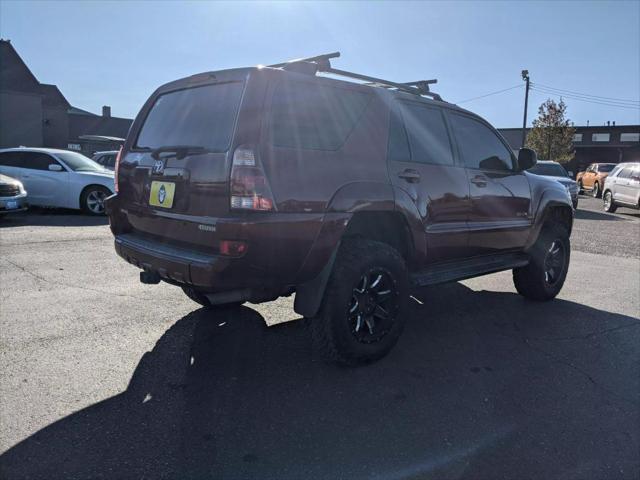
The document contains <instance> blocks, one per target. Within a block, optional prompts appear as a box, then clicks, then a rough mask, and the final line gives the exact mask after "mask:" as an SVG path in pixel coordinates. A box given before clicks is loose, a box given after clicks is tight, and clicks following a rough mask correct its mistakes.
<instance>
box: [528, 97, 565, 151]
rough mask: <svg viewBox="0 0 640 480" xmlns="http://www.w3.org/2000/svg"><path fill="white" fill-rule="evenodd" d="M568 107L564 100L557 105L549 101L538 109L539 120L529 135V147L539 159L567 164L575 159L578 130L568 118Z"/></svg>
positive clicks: (534, 123) (535, 121) (534, 122)
mask: <svg viewBox="0 0 640 480" xmlns="http://www.w3.org/2000/svg"><path fill="white" fill-rule="evenodd" d="M566 110H567V105H566V104H565V103H564V101H563V100H562V99H560V103H556V102H555V101H554V100H552V99H551V98H549V99H547V101H546V102H544V103H543V104H542V105H540V108H538V118H536V119H535V120H534V121H533V128H532V129H531V131H530V132H529V134H528V135H527V142H526V143H527V145H526V146H527V147H528V148H531V149H533V150H535V151H536V153H537V154H538V158H540V159H543V160H554V161H556V162H560V163H567V162H569V161H571V160H572V159H573V155H574V150H573V135H574V133H575V132H576V129H575V128H573V122H571V121H570V120H569V119H568V118H566V116H565V114H566Z"/></svg>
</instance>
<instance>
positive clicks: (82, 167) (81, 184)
mask: <svg viewBox="0 0 640 480" xmlns="http://www.w3.org/2000/svg"><path fill="white" fill-rule="evenodd" d="M0 173H1V174H3V175H8V176H10V177H13V178H16V179H18V180H20V182H22V184H23V185H24V188H25V189H26V190H27V192H29V204H30V205H39V206H43V207H63V208H75V209H82V210H84V211H85V212H86V213H89V214H91V215H103V214H104V199H105V198H107V197H108V196H109V195H111V194H112V193H113V192H114V191H115V188H114V184H113V172H111V171H109V170H106V169H105V168H103V167H102V166H100V165H98V164H97V163H96V162H94V161H93V160H91V159H90V158H87V157H85V156H84V155H82V154H80V153H77V152H71V151H68V150H57V149H54V148H25V147H20V148H9V149H4V150H0Z"/></svg>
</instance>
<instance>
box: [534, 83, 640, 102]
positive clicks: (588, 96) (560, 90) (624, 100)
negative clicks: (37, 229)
mask: <svg viewBox="0 0 640 480" xmlns="http://www.w3.org/2000/svg"><path fill="white" fill-rule="evenodd" d="M535 85H537V86H539V87H543V88H546V89H548V90H555V91H558V92H563V93H568V94H571V95H576V96H579V97H586V98H594V99H600V100H612V101H614V102H625V103H637V104H640V100H628V99H624V98H614V97H603V96H600V95H591V94H589V93H579V92H574V91H571V90H564V89H562V88H556V87H550V86H549V85H543V84H541V83H535Z"/></svg>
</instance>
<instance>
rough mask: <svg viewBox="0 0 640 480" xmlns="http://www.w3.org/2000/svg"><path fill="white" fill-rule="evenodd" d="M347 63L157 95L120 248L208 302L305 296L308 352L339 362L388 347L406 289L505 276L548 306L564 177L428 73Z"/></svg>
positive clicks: (137, 144) (147, 271)
mask: <svg viewBox="0 0 640 480" xmlns="http://www.w3.org/2000/svg"><path fill="white" fill-rule="evenodd" d="M337 56H339V54H337V53H336V54H328V55H322V56H319V57H312V58H307V59H302V60H296V61H291V62H288V63H284V64H278V65H273V66H271V67H255V68H241V69H233V70H224V71H217V72H208V73H202V74H198V75H194V76H191V77H187V78H184V79H181V80H177V81H175V82H171V83H169V84H166V85H164V86H162V87H160V88H159V89H158V90H156V91H155V92H154V93H153V94H152V95H151V97H150V98H149V100H148V101H147V102H146V104H145V105H144V106H143V108H142V110H141V111H140V113H139V115H138V116H137V118H136V119H135V121H134V123H133V125H132V127H131V130H130V132H129V135H128V138H127V140H126V142H125V144H124V146H123V148H122V149H121V151H120V153H119V155H118V158H117V162H116V191H117V193H116V194H115V195H114V196H112V197H110V198H109V199H108V200H107V213H108V215H109V219H110V226H111V230H112V232H113V234H114V235H115V248H116V251H117V253H118V254H119V255H120V256H121V257H122V258H124V259H125V260H126V261H128V262H129V263H132V264H133V265H136V266H138V267H139V268H140V269H141V270H142V272H141V273H140V279H141V281H142V282H144V283H159V282H160V281H164V282H167V283H170V284H172V285H176V286H179V287H181V288H182V289H183V290H184V292H185V294H186V295H187V296H189V298H191V299H192V300H194V301H195V302H197V303H199V304H201V305H204V306H207V307H211V308H220V307H226V308H229V306H232V305H239V304H241V303H242V302H246V301H248V302H252V303H259V302H265V301H270V300H274V299H276V298H278V297H279V296H285V295H291V294H293V293H295V304H294V308H295V311H296V312H297V313H298V314H300V315H302V316H303V317H306V318H308V319H309V321H310V325H311V330H312V334H313V337H314V340H315V344H316V345H317V346H318V347H319V348H320V350H321V352H322V353H323V354H324V355H325V357H326V358H328V359H330V360H333V361H337V362H339V363H345V364H358V363H363V362H368V361H372V360H375V359H378V358H380V357H382V356H383V355H385V354H386V353H387V352H388V351H389V350H390V349H391V348H392V347H393V345H394V344H395V343H396V341H397V339H398V337H399V335H400V333H401V331H402V328H403V324H404V323H405V318H406V313H405V309H406V307H407V302H408V300H409V291H410V288H411V287H413V286H424V285H432V284H438V283H443V282H451V281H456V280H461V279H465V278H470V277H475V276H479V275H484V274H488V273H492V272H497V271H501V270H509V269H511V270H513V281H514V283H515V287H516V289H517V291H518V292H519V293H520V294H522V295H523V296H525V297H527V298H530V299H534V300H549V299H552V298H554V297H555V296H556V295H557V294H558V292H559V291H560V289H561V288H562V285H563V283H564V280H565V277H566V275H567V269H568V266H569V254H570V245H569V236H570V233H571V228H572V223H573V209H572V205H571V198H570V196H569V194H568V193H567V190H566V189H565V188H564V187H563V186H562V185H561V184H560V183H558V182H556V181H554V180H550V179H547V178H544V177H541V176H537V175H531V174H528V173H527V172H526V170H527V169H528V168H530V167H532V166H533V165H534V164H535V162H536V157H535V153H534V152H533V151H531V150H528V149H522V150H520V151H519V153H518V155H517V157H516V156H515V155H514V154H513V152H512V150H511V149H510V148H509V145H508V144H507V143H506V142H505V140H504V139H503V138H502V137H501V136H500V135H499V134H498V133H497V132H496V130H495V129H494V128H492V127H491V125H489V124H488V123H487V122H486V121H484V120H483V119H482V118H480V117H478V116H477V115H475V114H473V113H471V112H468V111H466V110H463V109H462V108H460V107H458V106H456V105H453V104H451V103H447V102H445V101H443V100H442V99H441V98H440V97H439V96H438V95H437V94H435V93H434V92H432V91H430V90H429V85H430V84H432V83H435V82H434V81H420V82H412V83H395V82H390V81H386V80H382V79H377V78H373V77H367V76H364V75H360V74H356V73H351V72H346V71H343V70H338V69H335V68H333V67H332V66H331V64H330V59H331V58H334V57H337ZM319 73H320V74H322V73H325V74H331V75H333V76H342V77H346V78H351V79H356V80H358V81H359V82H358V83H356V82H353V81H344V80H338V79H336V78H330V77H327V76H326V75H318V74H319ZM362 82H364V83H362Z"/></svg>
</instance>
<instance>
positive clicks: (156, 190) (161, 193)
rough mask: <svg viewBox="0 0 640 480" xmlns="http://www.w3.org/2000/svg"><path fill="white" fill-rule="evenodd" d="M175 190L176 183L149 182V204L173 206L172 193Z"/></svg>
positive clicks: (165, 206) (164, 206)
mask: <svg viewBox="0 0 640 480" xmlns="http://www.w3.org/2000/svg"><path fill="white" fill-rule="evenodd" d="M175 191H176V184H175V183H173V182H151V193H150V194H149V205H153V206H154V207H163V208H171V207H172V206H173V194H174V193H175Z"/></svg>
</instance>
